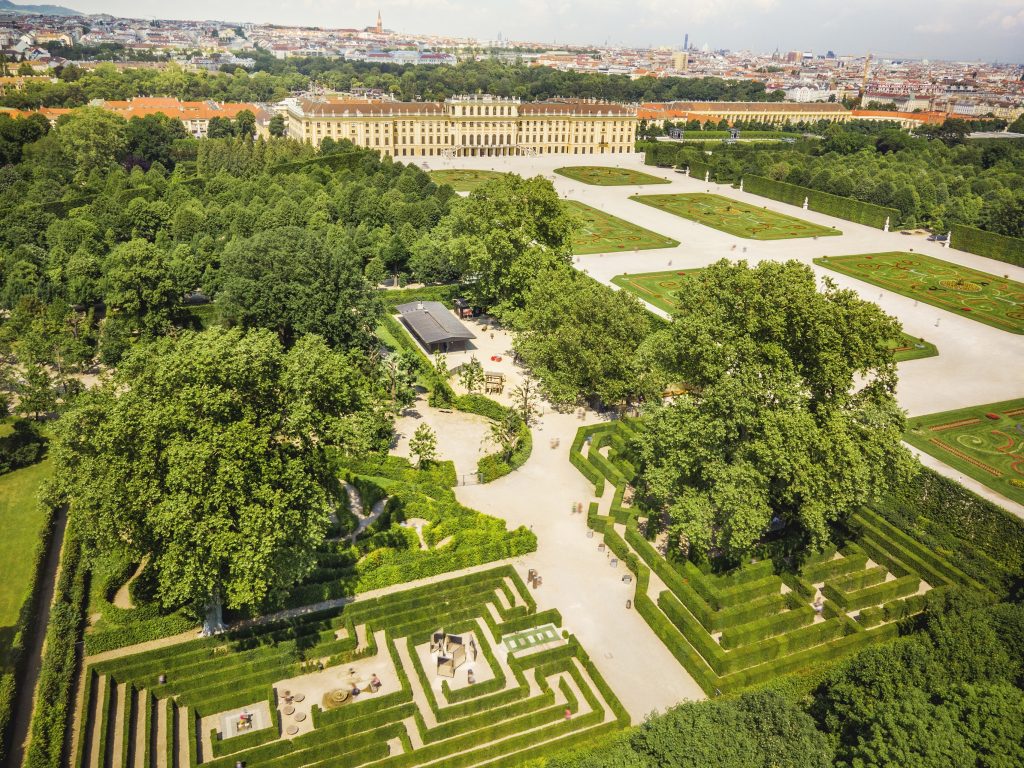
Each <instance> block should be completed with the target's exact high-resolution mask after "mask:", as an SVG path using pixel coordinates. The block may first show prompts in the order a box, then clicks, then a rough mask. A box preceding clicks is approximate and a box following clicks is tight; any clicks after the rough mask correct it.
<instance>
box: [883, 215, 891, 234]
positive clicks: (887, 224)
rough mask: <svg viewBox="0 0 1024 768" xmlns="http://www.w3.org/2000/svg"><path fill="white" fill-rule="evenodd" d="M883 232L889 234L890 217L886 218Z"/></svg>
mask: <svg viewBox="0 0 1024 768" xmlns="http://www.w3.org/2000/svg"><path fill="white" fill-rule="evenodd" d="M882 231H883V232H888V231H889V217H888V216H886V217H885V226H884V227H882Z"/></svg>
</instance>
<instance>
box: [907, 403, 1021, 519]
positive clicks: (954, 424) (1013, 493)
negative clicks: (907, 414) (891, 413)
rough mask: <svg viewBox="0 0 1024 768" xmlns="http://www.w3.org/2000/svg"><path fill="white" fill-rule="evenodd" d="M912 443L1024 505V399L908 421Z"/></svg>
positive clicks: (946, 412) (961, 409) (909, 437)
mask: <svg viewBox="0 0 1024 768" xmlns="http://www.w3.org/2000/svg"><path fill="white" fill-rule="evenodd" d="M907 423H908V425H909V427H908V429H907V434H906V440H907V442H908V443H910V444H911V445H913V446H914V447H915V448H919V449H920V450H922V451H924V452H925V453H929V454H931V455H932V456H934V457H935V458H937V459H938V460H939V461H942V462H944V463H946V464H949V465H950V466H951V467H953V468H955V469H956V470H957V471H959V472H963V473H964V474H965V475H968V476H970V477H973V478H974V479H975V480H977V481H978V482H980V483H983V484H985V485H987V486H988V487H989V488H991V489H992V490H993V491H995V492H996V493H1001V494H1002V495H1003V496H1006V497H1007V498H1009V499H1013V500H1014V501H1017V502H1019V503H1022V504H1024V399H1020V400H1007V401H1005V402H1002V403H991V404H989V405H977V406H974V407H972V408H960V409H959V410H955V411H945V412H944V413H932V414H928V415H927V416H915V417H912V418H908V419H907Z"/></svg>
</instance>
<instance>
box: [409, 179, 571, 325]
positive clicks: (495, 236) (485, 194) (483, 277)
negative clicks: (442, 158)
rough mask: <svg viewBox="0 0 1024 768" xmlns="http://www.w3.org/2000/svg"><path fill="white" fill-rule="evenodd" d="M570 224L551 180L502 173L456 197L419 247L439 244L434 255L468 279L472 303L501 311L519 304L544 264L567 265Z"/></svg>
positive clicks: (569, 254) (569, 258)
mask: <svg viewBox="0 0 1024 768" xmlns="http://www.w3.org/2000/svg"><path fill="white" fill-rule="evenodd" d="M574 227H575V222H574V220H573V219H572V217H571V216H570V215H569V213H568V212H567V211H566V209H565V207H564V206H563V205H562V203H561V201H560V200H559V199H558V195H557V193H556V192H555V190H554V187H552V186H551V183H550V182H549V181H546V180H545V179H543V178H541V177H539V176H538V177H536V178H533V179H522V178H520V177H518V176H513V175H503V176H502V177H501V178H498V179H493V180H491V181H488V182H486V183H484V184H482V185H480V187H478V188H477V189H476V190H474V191H473V193H472V194H470V196H469V197H468V198H464V199H461V200H458V201H456V202H455V203H454V204H453V205H452V209H451V211H450V212H449V213H448V215H447V216H445V217H444V218H443V219H442V220H441V221H440V222H439V223H438V226H437V227H435V228H434V230H432V231H431V233H430V241H431V243H430V245H429V246H422V245H421V246H420V247H419V248H417V250H422V249H423V248H424V247H433V248H435V249H437V251H438V257H437V259H438V260H439V261H440V262H441V263H442V264H447V265H450V271H451V272H453V273H455V274H458V275H460V276H461V277H463V278H464V279H466V280H467V281H468V289H467V293H468V295H469V297H470V299H471V300H472V301H473V303H474V304H478V305H480V306H483V307H487V308H490V309H492V311H495V312H498V313H499V314H500V313H501V312H502V311H504V310H506V309H514V308H516V307H518V306H520V305H521V303H522V301H521V300H522V294H523V292H524V289H525V288H526V287H527V286H528V285H529V284H530V282H531V281H532V279H533V278H534V277H535V276H536V275H537V273H538V272H540V271H541V270H542V269H544V268H546V267H551V266H555V265H559V264H561V265H563V266H568V265H569V263H570V260H571V254H572V243H571V236H572V232H573V229H574ZM443 271H446V272H447V271H449V268H447V267H446V268H444V269H443Z"/></svg>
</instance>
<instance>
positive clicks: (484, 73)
mask: <svg viewBox="0 0 1024 768" xmlns="http://www.w3.org/2000/svg"><path fill="white" fill-rule="evenodd" d="M254 56H255V58H256V66H255V68H254V71H253V72H251V73H250V72H248V71H246V70H245V69H242V68H237V69H235V70H234V71H233V72H230V73H228V72H215V73H211V72H206V71H202V72H191V71H186V70H183V69H182V68H180V67H179V66H177V65H175V64H169V65H167V66H166V67H164V68H161V69H159V70H157V69H149V68H147V69H132V68H128V69H123V70H119V69H116V68H115V67H114V66H113V65H112V64H111V65H102V64H101V65H99V66H97V67H96V68H94V69H89V70H84V69H81V68H79V67H76V66H75V65H73V64H71V65H68V66H65V67H64V68H63V69H62V70H60V72H59V77H58V81H57V82H55V83H50V82H45V81H43V82H29V83H26V85H25V87H24V89H22V90H19V91H14V92H12V93H8V94H5V95H3V96H2V97H0V106H6V107H15V108H17V109H34V108H38V107H40V106H44V107H77V106H83V105H85V104H88V103H89V101H90V100H92V99H130V98H133V97H135V96H153V95H161V96H173V97H177V98H180V99H185V100H190V101H192V100H201V99H216V100H220V101H254V102H270V101H279V100H280V99H283V98H284V97H285V96H288V95H289V94H290V93H293V92H297V91H300V90H306V89H308V88H309V87H310V85H311V84H313V83H317V84H319V85H323V86H325V87H327V88H330V89H333V90H339V91H348V90H351V89H353V88H374V89H378V90H382V91H384V92H386V93H390V94H392V95H394V96H396V97H398V98H401V99H404V100H410V101H411V100H419V99H428V100H439V99H445V98H448V97H449V96H453V95H455V94H460V93H480V92H484V93H493V94H495V95H498V96H515V97H518V98H521V99H525V100H529V101H536V100H542V99H548V98H552V97H559V96H561V97H573V98H594V99H603V100H610V101H623V102H636V101H673V100H699V101H777V100H781V99H782V92H781V91H777V92H775V93H772V94H768V93H766V91H765V88H764V84H763V83H760V82H754V81H748V80H723V79H720V78H716V77H704V78H679V77H665V78H654V77H642V78H638V79H636V80H633V79H631V78H629V77H628V76H626V75H610V76H609V75H597V74H587V73H581V72H562V71H560V70H556V69H551V68H550V67H527V66H523V65H516V64H503V63H500V62H497V61H465V62H462V63H460V64H458V65H456V66H453V67H425V66H415V65H399V64H394V65H391V64H370V63H365V62H344V61H340V60H337V59H324V58H309V59H288V60H287V61H281V60H278V59H275V58H274V57H273V56H271V55H270V54H268V53H265V52H259V51H257V52H256V53H255V54H254Z"/></svg>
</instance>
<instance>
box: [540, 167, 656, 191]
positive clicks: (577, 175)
mask: <svg viewBox="0 0 1024 768" xmlns="http://www.w3.org/2000/svg"><path fill="white" fill-rule="evenodd" d="M555 173H557V174H559V175H560V176H565V177H566V178H567V179H573V180H574V181H581V182H583V183H584V184H594V185H596V186H599V187H625V186H631V185H640V184H670V183H671V182H670V181H669V180H668V179H661V178H658V177H657V176H652V175H651V174H649V173H643V172H641V171H634V170H631V169H629V168H604V167H601V166H598V165H578V166H569V167H566V168H555Z"/></svg>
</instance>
